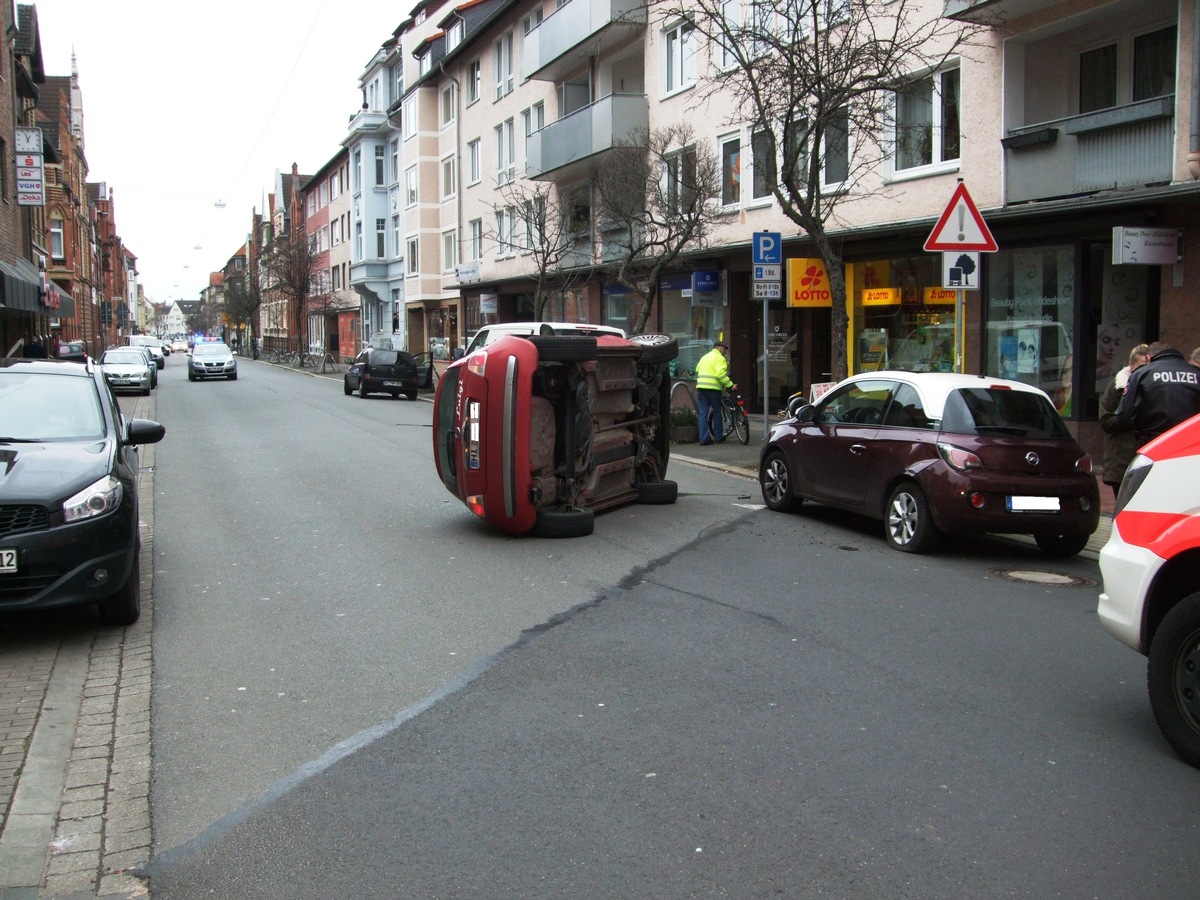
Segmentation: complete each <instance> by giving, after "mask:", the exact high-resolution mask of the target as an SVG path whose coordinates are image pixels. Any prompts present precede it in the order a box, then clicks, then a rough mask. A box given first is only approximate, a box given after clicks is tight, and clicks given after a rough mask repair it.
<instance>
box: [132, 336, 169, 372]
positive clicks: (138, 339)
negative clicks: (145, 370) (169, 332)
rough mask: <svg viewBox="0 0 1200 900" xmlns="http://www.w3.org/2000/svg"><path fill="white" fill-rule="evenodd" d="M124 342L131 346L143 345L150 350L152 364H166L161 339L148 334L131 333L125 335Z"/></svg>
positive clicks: (161, 365)
mask: <svg viewBox="0 0 1200 900" xmlns="http://www.w3.org/2000/svg"><path fill="white" fill-rule="evenodd" d="M125 343H126V344H128V345H129V346H131V347H145V348H146V349H147V350H148V351H150V356H151V357H153V359H154V365H156V366H157V367H158V368H160V369H161V368H162V367H163V366H165V365H166V364H167V358H166V356H165V355H164V354H163V349H162V341H160V340H159V339H158V338H156V337H153V336H151V335H149V334H131V335H128V336H126V338H125Z"/></svg>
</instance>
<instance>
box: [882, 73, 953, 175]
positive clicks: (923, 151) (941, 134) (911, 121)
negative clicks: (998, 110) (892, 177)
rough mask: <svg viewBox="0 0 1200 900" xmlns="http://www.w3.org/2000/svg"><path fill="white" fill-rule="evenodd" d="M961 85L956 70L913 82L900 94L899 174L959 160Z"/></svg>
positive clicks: (898, 101)
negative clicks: (908, 170)
mask: <svg viewBox="0 0 1200 900" xmlns="http://www.w3.org/2000/svg"><path fill="white" fill-rule="evenodd" d="M958 85H959V71H958V69H957V68H955V69H947V70H946V71H944V72H936V73H934V74H933V75H929V76H927V77H925V78H920V79H917V80H916V81H911V82H909V83H908V84H907V85H905V87H904V89H903V90H900V91H897V92H896V135H895V141H896V157H895V166H896V171H898V172H899V171H903V170H905V169H915V168H918V167H919V166H929V165H935V164H939V163H945V162H951V161H953V160H957V159H958V154H959V126H958V122H959V89H958Z"/></svg>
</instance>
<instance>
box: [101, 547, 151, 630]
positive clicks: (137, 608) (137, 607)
mask: <svg viewBox="0 0 1200 900" xmlns="http://www.w3.org/2000/svg"><path fill="white" fill-rule="evenodd" d="M141 594H142V571H141V566H140V565H139V563H138V551H137V549H134V551H133V568H132V569H130V571H129V577H128V578H126V579H125V583H124V584H123V585H121V589H120V590H119V591H117V592H116V593H115V594H113V595H112V596H111V597H105V598H104V599H103V600H101V601H100V602H99V603H97V604H96V612H97V613H98V614H99V617H100V624H101V625H113V626H124V625H132V624H133V623H134V622H136V621H137V620H138V616H140V615H141V614H142V599H141Z"/></svg>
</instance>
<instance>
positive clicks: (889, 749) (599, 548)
mask: <svg viewBox="0 0 1200 900" xmlns="http://www.w3.org/2000/svg"><path fill="white" fill-rule="evenodd" d="M246 369H247V372H246V375H244V376H243V380H242V381H239V382H238V383H236V384H231V385H225V384H203V385H186V386H184V387H182V388H181V389H174V390H171V391H170V392H169V393H168V392H164V394H163V395H162V397H160V400H159V418H160V420H162V421H164V423H166V424H167V425H168V428H169V429H171V433H172V436H173V437H174V438H175V440H174V441H173V442H172V444H171V448H170V449H171V450H177V451H178V452H179V453H180V454H181V455H180V456H179V457H178V458H175V457H173V456H172V455H171V454H169V453H168V452H167V450H168V448H167V447H166V446H165V445H164V446H163V448H161V449H160V451H159V456H158V480H157V490H158V496H157V497H156V503H157V522H156V526H157V527H156V551H157V552H158V553H159V555H160V560H161V566H162V568H157V569H156V590H155V594H156V596H155V632H156V633H155V697H154V725H155V729H154V740H155V782H154V791H153V812H154V821H155V835H156V847H157V851H158V852H157V855H156V859H155V861H154V863H153V865H152V867H151V870H150V876H151V882H150V883H151V889H152V892H153V895H154V897H155V898H156V900H163V898H168V900H169V898H175V897H180V898H191V897H196V896H202V895H205V894H208V895H210V896H221V897H281V896H287V897H295V898H309V897H313V898H318V897H335V896H337V897H341V896H355V897H421V898H424V897H490V898H495V897H565V896H571V897H722V896H736V897H767V896H773V897H774V896H786V897H817V896H834V897H868V896H869V897H880V896H888V897H966V896H970V897H998V896H1036V897H1046V896H1068V897H1084V896H1089V897H1090V896H1094V897H1127V896H1148V895H1153V896H1156V897H1184V896H1187V897H1190V896H1192V895H1193V894H1194V883H1195V881H1196V877H1197V872H1196V868H1197V867H1196V863H1195V862H1193V857H1194V853H1193V852H1192V847H1193V845H1194V834H1193V828H1192V825H1191V821H1192V818H1193V817H1192V815H1191V813H1192V807H1193V805H1194V804H1193V803H1192V797H1193V796H1194V791H1195V789H1196V785H1197V778H1198V773H1197V772H1196V771H1195V770H1193V769H1190V768H1189V767H1187V766H1185V765H1183V764H1182V763H1180V762H1179V761H1178V760H1177V759H1176V758H1175V757H1174V756H1173V754H1172V753H1171V751H1170V750H1169V748H1168V747H1167V746H1166V744H1165V743H1164V742H1163V740H1162V739H1161V737H1160V736H1159V734H1158V732H1157V729H1156V728H1155V726H1154V723H1153V720H1152V717H1151V715H1150V712H1149V709H1148V706H1147V703H1146V697H1145V687H1144V677H1145V676H1144V672H1145V668H1144V661H1143V660H1142V659H1141V658H1140V657H1138V656H1137V655H1136V654H1134V653H1132V652H1131V651H1128V650H1126V649H1125V648H1123V647H1121V646H1120V645H1119V644H1117V643H1116V642H1115V641H1113V640H1112V639H1111V638H1109V637H1108V636H1107V635H1106V634H1105V633H1104V632H1103V630H1102V629H1101V628H1100V626H1099V624H1098V622H1097V620H1096V616H1095V603H1096V592H1097V588H1096V586H1095V584H1094V582H1095V581H1096V580H1098V571H1097V568H1096V565H1095V563H1094V562H1092V561H1089V560H1086V559H1075V560H1071V561H1066V562H1063V561H1056V562H1054V563H1048V562H1047V561H1046V560H1045V559H1044V558H1043V557H1042V556H1041V554H1040V553H1039V552H1038V551H1037V550H1036V549H1035V548H1033V547H1031V546H1029V545H1025V544H1019V543H1014V542H1011V541H1004V540H987V539H983V540H972V541H966V540H964V541H961V542H953V541H952V542H948V546H946V547H944V548H943V549H942V550H941V552H939V554H937V555H936V556H931V557H916V558H914V557H911V556H907V555H903V554H899V553H896V552H894V551H891V550H888V549H887V548H886V547H885V546H884V544H883V542H882V541H881V540H880V538H879V534H878V528H877V526H876V525H875V523H870V522H864V521H862V520H859V519H856V518H854V517H851V516H846V515H843V514H840V513H836V512H834V511H831V510H828V509H823V508H820V507H814V506H811V505H808V506H806V507H805V508H804V510H803V511H802V512H801V513H799V514H797V515H790V516H784V515H777V514H773V513H769V512H766V511H761V510H757V509H754V508H753V507H754V506H755V501H756V499H757V498H756V497H751V496H749V494H750V491H749V490H747V487H748V486H749V487H752V484H751V483H748V482H746V481H743V480H739V479H737V478H734V477H732V476H726V475H721V474H714V473H709V472H705V471H702V470H698V469H694V468H692V467H688V466H678V467H677V470H676V471H674V472H673V473H672V474H673V475H674V476H675V477H677V478H678V479H679V480H680V484H681V490H682V494H683V495H682V496H681V498H680V501H679V502H678V503H677V504H676V505H675V506H674V507H673V508H638V507H635V508H631V509H630V510H628V511H625V512H623V513H622V512H620V511H614V512H613V513H609V514H606V515H604V516H602V517H600V518H599V519H598V520H597V531H596V535H594V536H592V537H590V538H586V539H581V540H579V541H570V542H551V541H535V540H532V539H512V538H503V537H501V536H497V535H495V534H493V533H491V532H488V531H487V530H485V529H483V528H481V527H479V526H478V525H477V524H476V523H474V522H472V521H470V519H469V517H468V518H464V517H463V515H464V514H463V511H462V510H461V509H459V508H457V504H455V503H447V502H446V501H445V500H444V499H443V498H442V497H441V496H440V495H439V494H438V491H440V490H441V488H440V486H438V485H436V483H434V485H433V486H434V487H436V490H432V489H429V490H427V489H426V487H425V486H424V482H425V481H428V480H429V473H428V472H427V471H425V469H423V468H422V464H421V463H419V462H418V461H417V460H419V459H420V457H421V454H422V453H423V452H424V451H423V450H422V448H421V443H422V440H421V438H420V437H419V431H418V430H417V428H418V426H417V425H416V424H414V422H415V421H416V420H415V419H410V418H409V415H410V414H412V415H413V416H416V415H417V408H416V406H415V405H413V406H410V405H408V404H405V403H403V402H399V403H394V402H392V401H389V400H386V399H381V400H379V401H376V402H370V401H368V402H363V401H359V400H357V398H342V397H341V392H340V390H339V389H337V386H336V385H334V386H333V388H332V391H333V395H332V396H330V397H326V396H325V394H323V393H321V391H326V392H328V387H327V386H321V387H320V388H318V387H317V386H315V385H312V384H305V382H307V381H308V380H307V379H303V378H302V377H301V376H297V375H295V374H293V373H287V372H273V371H271V372H265V373H263V374H261V375H260V374H259V373H258V372H257V371H256V369H257V367H250V366H248V367H246ZM277 379H292V380H291V381H286V380H277ZM297 385H300V386H299V387H297ZM222 391H224V393H220V392H222ZM238 392H241V393H240V394H239V393H238ZM193 396H195V397H197V398H200V399H199V400H196V401H193V400H192V397H193ZM239 398H240V399H239ZM264 401H268V402H264ZM177 402H178V404H179V405H178V406H176V403H177ZM363 408H365V412H359V410H360V409H363ZM343 417H344V418H343ZM337 419H340V420H341V421H342V423H343V424H342V425H341V426H340V427H341V428H342V437H341V441H340V443H339V444H338V445H337V447H338V452H337V453H333V454H326V453H325V451H323V450H319V449H318V448H320V447H321V446H323V445H322V443H321V441H315V442H314V441H312V440H311V438H312V437H314V436H316V437H321V436H322V435H324V434H326V432H325V431H324V429H325V427H326V426H325V425H323V424H322V423H323V422H325V421H326V420H337ZM329 428H330V429H331V430H332V428H333V425H332V424H330V425H329ZM189 429H190V431H189ZM300 433H303V434H305V435H307V436H308V440H307V442H300V443H297V442H296V440H295V439H294V438H293V437H290V436H289V435H292V434H300ZM313 433H315V434H313ZM222 435H223V436H224V438H222V437H221V436H222ZM257 435H267V436H269V437H270V439H269V440H265V441H263V440H256V436H257ZM206 436H207V437H206ZM424 442H425V443H427V436H426V437H425V439H424ZM184 448H186V449H184ZM224 457H227V459H225V458H224ZM202 463H203V465H201V464H202ZM335 463H338V464H336V465H335ZM424 465H426V466H427V465H428V463H427V459H426V462H425V464H424ZM197 466H200V468H196V467H197ZM409 469H411V472H410V471H408V470H409ZM185 472H190V473H191V475H190V476H184V475H183V474H182V473H185ZM364 473H365V475H364ZM410 475H411V478H410V477H409V476H410ZM201 478H202V480H203V484H200V483H196V482H198V481H199V480H201ZM391 484H394V485H395V487H394V489H390V490H389V489H388V487H387V486H388V485H391ZM353 486H358V491H357V493H354V492H353V491H352V492H351V493H350V494H346V493H345V492H346V491H348V490H350V489H351V487H353ZM280 491H283V492H284V494H285V496H283V497H281V496H279V495H278V492H280ZM173 494H174V495H178V496H175V497H173V496H172V495H173ZM300 497H305V498H307V502H304V503H301V502H298V498H300ZM447 497H448V495H447ZM289 504H290V506H289ZM314 507H315V508H316V509H317V510H318V512H319V513H320V514H311V515H310V514H309V513H307V512H304V510H310V509H312V508H314ZM189 510H200V511H202V512H203V515H193V514H192V513H191V512H189ZM225 517H229V518H230V519H231V520H233V519H236V520H237V521H236V522H233V521H231V522H229V523H228V527H225V528H214V527H212V523H214V522H218V523H224V522H225ZM225 532H228V534H225ZM378 535H383V536H384V539H383V540H378V539H377V536H378ZM1014 571H1015V572H1022V571H1024V572H1030V573H1035V574H1044V573H1055V574H1061V575H1067V576H1071V577H1072V578H1074V579H1075V582H1076V583H1075V584H1074V585H1067V586H1064V585H1060V584H1054V583H1052V584H1046V583H1036V582H1030V581H1023V580H1015V581H1014V580H1009V578H1007V577H1005V576H1006V573H1012V572H1014Z"/></svg>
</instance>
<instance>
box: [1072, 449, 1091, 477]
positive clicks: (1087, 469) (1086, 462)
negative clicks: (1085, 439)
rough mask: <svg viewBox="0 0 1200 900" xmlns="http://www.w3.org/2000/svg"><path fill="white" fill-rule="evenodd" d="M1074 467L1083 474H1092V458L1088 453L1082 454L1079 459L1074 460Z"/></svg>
mask: <svg viewBox="0 0 1200 900" xmlns="http://www.w3.org/2000/svg"><path fill="white" fill-rule="evenodd" d="M1075 468H1076V469H1078V470H1079V471H1080V472H1082V473H1083V474H1084V475H1091V474H1092V458H1091V456H1089V455H1088V454H1086V453H1085V454H1083V456H1081V457H1079V459H1077V460H1075Z"/></svg>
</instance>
